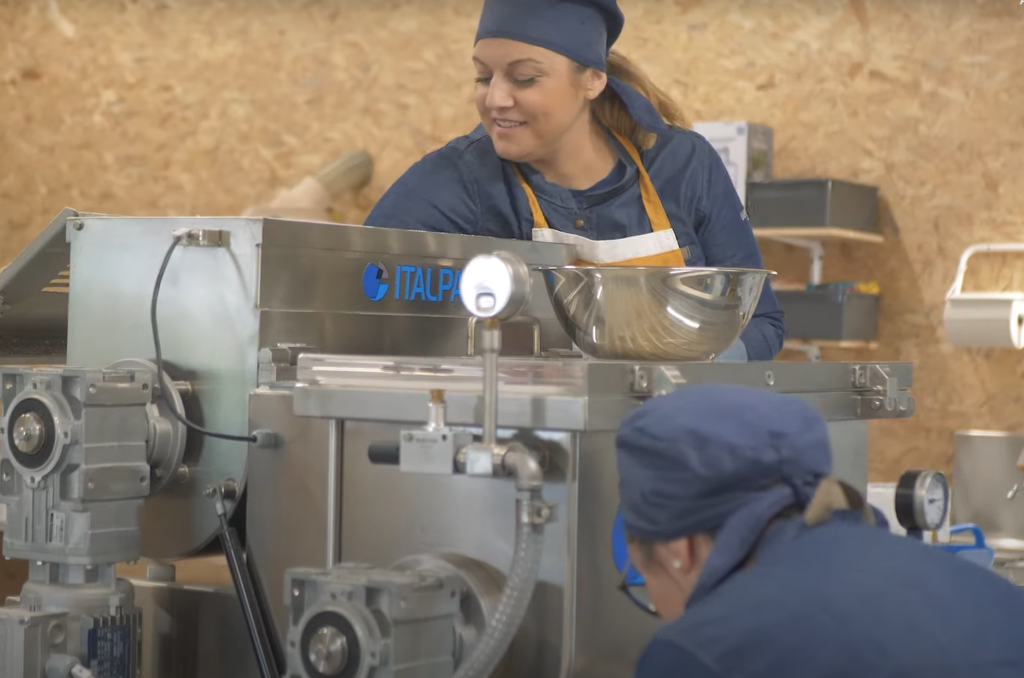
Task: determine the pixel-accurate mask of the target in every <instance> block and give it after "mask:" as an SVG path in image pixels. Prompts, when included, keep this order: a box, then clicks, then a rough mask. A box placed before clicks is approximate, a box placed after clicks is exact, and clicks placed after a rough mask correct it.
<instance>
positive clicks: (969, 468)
mask: <svg viewBox="0 0 1024 678" xmlns="http://www.w3.org/2000/svg"><path fill="white" fill-rule="evenodd" d="M1022 451H1024V434H1019V433H1009V432H1006V431H957V432H956V433H955V434H954V436H953V478H952V485H953V487H952V494H953V502H952V504H953V506H952V522H953V523H954V524H956V523H975V524H977V525H978V527H980V528H981V529H982V530H983V531H984V532H985V541H986V542H987V543H988V544H989V545H991V546H995V547H996V548H998V549H1007V550H1010V551H1016V552H1018V553H1019V552H1020V551H1022V550H1024V488H1022V491H1020V492H1018V494H1017V495H1016V496H1015V497H1014V498H1013V499H1012V500H1008V499H1007V495H1008V493H1009V492H1010V490H1011V489H1012V488H1013V486H1014V485H1015V484H1017V483H1024V473H1022V472H1021V471H1019V470H1018V469H1017V458H1018V457H1019V456H1020V454H1021V452H1022Z"/></svg>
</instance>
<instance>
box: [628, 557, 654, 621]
mask: <svg viewBox="0 0 1024 678" xmlns="http://www.w3.org/2000/svg"><path fill="white" fill-rule="evenodd" d="M630 574H635V575H636V579H639V580H640V581H639V582H638V583H633V584H632V585H631V582H630V576H629V575H630ZM618 589H619V590H620V591H622V592H623V593H624V594H626V597H627V598H629V602H631V603H633V604H634V605H636V606H637V607H638V608H640V609H641V610H642V611H643V612H646V613H647V614H649V615H652V616H655V617H657V616H658V611H657V610H656V609H655V608H654V603H652V602H651V601H649V600H647V594H646V589H645V588H644V584H643V578H642V577H641V576H640V573H639V572H637V571H636V570H635V569H633V564H632V562H630V561H629V560H627V561H626V565H625V566H624V567H623V568H622V577H621V578H620V579H619V586H618ZM634 589H636V590H634ZM638 591H643V593H642V594H638Z"/></svg>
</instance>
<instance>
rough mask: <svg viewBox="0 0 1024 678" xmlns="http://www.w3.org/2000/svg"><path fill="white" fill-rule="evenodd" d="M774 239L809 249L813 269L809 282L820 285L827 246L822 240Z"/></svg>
mask: <svg viewBox="0 0 1024 678" xmlns="http://www.w3.org/2000/svg"><path fill="white" fill-rule="evenodd" d="M772 239H773V240H775V241H777V242H781V243H785V244H787V245H791V246H793V247H800V248H803V249H805V250H807V253H808V254H809V255H810V257H811V271H810V274H809V275H808V279H807V282H808V283H810V284H811V285H820V284H821V276H822V273H823V271H824V268H825V247H824V246H823V245H822V244H821V241H820V240H807V239H804V238H772Z"/></svg>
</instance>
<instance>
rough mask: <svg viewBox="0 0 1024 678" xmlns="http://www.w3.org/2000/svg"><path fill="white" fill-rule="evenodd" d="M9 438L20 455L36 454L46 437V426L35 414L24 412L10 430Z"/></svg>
mask: <svg viewBox="0 0 1024 678" xmlns="http://www.w3.org/2000/svg"><path fill="white" fill-rule="evenodd" d="M11 437H12V439H13V440H14V446H15V447H16V448H18V451H19V452H21V453H22V454H36V453H38V452H39V450H41V449H42V447H43V440H44V438H45V437H46V426H45V425H44V424H43V419H42V417H40V416H39V415H38V414H36V413H35V412H26V413H24V414H23V415H21V416H20V417H18V419H17V421H15V422H14V427H13V428H12V430H11Z"/></svg>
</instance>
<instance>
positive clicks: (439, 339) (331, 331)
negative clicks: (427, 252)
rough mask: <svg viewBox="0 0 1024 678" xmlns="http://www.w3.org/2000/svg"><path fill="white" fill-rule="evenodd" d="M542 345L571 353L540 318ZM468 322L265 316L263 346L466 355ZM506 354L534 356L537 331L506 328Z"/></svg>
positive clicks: (552, 322) (555, 328)
mask: <svg viewBox="0 0 1024 678" xmlns="http://www.w3.org/2000/svg"><path fill="white" fill-rule="evenodd" d="M540 324H541V346H542V348H544V349H554V348H561V349H569V348H571V342H570V341H569V338H568V337H567V336H566V335H565V333H564V332H563V331H562V328H561V327H560V326H559V325H558V321H557V320H556V319H554V318H541V319H540ZM467 325H468V323H467V319H466V318H459V317H457V316H450V317H446V316H430V315H419V316H416V315H393V314H369V313H361V314H351V313H308V312H306V311H302V310H296V311H263V312H262V313H261V315H260V340H259V342H260V346H277V345H278V344H281V343H291V344H303V345H306V346H315V347H316V350H317V351H319V352H324V353H336V354H348V355H408V356H464V355H467V337H468V327H467ZM501 335H502V340H501V341H502V349H501V352H502V354H503V355H521V356H525V355H531V354H532V352H533V327H532V326H531V325H527V324H519V323H517V324H507V325H504V326H503V327H502V332H501Z"/></svg>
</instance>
